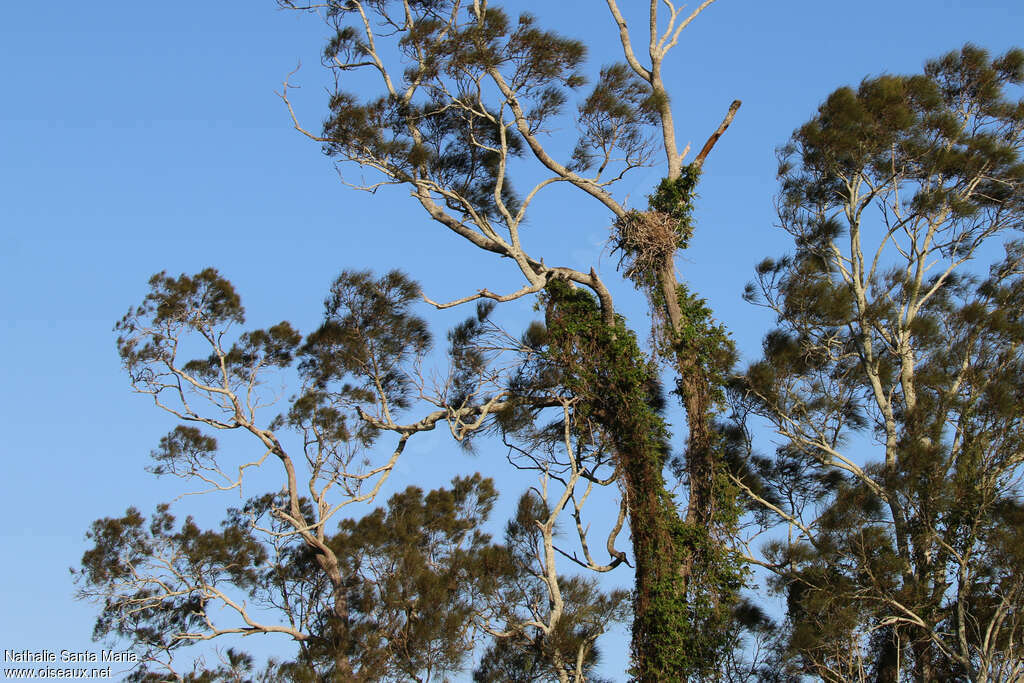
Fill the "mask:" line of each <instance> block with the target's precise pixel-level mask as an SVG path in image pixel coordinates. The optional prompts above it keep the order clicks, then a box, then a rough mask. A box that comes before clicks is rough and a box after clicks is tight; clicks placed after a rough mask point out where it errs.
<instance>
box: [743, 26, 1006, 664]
mask: <svg viewBox="0 0 1024 683" xmlns="http://www.w3.org/2000/svg"><path fill="white" fill-rule="evenodd" d="M1022 65H1024V52H1022V51H1020V50H1011V51H1010V52H1008V53H1007V54H1006V55H1003V56H1001V57H996V58H992V57H990V56H989V55H988V54H987V53H986V52H985V51H984V50H981V49H979V48H977V47H974V46H971V45H967V46H965V47H964V48H963V49H961V50H959V51H957V52H952V53H949V54H948V55H945V56H944V57H942V58H940V59H938V60H934V61H931V62H929V63H928V64H927V66H926V67H925V70H924V73H923V74H919V75H913V76H883V77H879V78H872V79H866V80H865V81H863V82H862V83H861V84H860V86H859V87H858V88H856V89H854V88H841V89H839V90H837V91H836V92H835V93H833V94H832V95H831V96H829V98H828V99H827V100H826V101H825V102H824V104H822V105H821V107H820V108H819V111H818V113H817V115H816V116H815V117H814V118H813V119H812V120H811V121H809V122H808V123H807V124H805V125H804V126H802V127H800V128H799V129H797V131H796V132H795V133H794V135H793V140H792V142H791V144H790V145H788V146H787V147H785V148H783V149H782V150H781V159H782V165H781V167H780V179H781V182H782V188H781V197H780V204H779V209H780V217H781V219H782V225H783V227H784V228H785V229H786V230H787V231H789V232H790V233H791V234H792V236H793V238H794V243H795V247H796V252H795V254H794V255H792V256H787V257H785V258H782V259H779V260H771V259H769V260H766V261H765V262H763V263H762V264H761V265H760V266H758V269H757V275H758V279H759V283H758V284H759V287H755V286H751V287H750V288H748V293H749V295H750V297H751V298H753V299H756V298H757V297H756V296H755V292H757V291H758V290H760V293H761V294H762V295H763V301H764V302H765V303H766V305H768V306H769V307H771V308H772V309H773V310H774V311H775V312H776V313H777V315H778V321H779V329H778V330H776V331H773V332H772V333H770V334H769V335H767V336H766V337H765V340H764V357H763V359H762V360H760V361H759V362H757V363H754V364H752V365H751V366H750V368H749V369H748V370H747V372H746V375H745V377H744V378H743V381H742V382H740V383H738V385H737V388H738V389H739V390H740V393H738V394H737V396H742V399H741V402H743V403H744V404H745V408H746V409H747V410H750V411H752V412H753V413H755V414H758V415H761V416H764V417H765V418H767V419H768V420H769V421H770V422H771V423H772V424H774V425H775V426H776V429H777V430H778V431H779V433H780V434H782V435H783V436H784V437H787V439H788V440H787V442H785V443H784V444H783V446H782V447H781V448H779V450H778V451H777V453H776V455H775V457H774V458H759V459H754V460H753V464H754V467H753V468H752V469H753V470H756V473H752V474H751V475H750V476H749V478H747V479H746V481H749V482H751V483H752V486H751V488H752V490H753V489H754V488H756V489H757V491H758V492H760V493H758V495H761V497H762V499H764V500H765V501H767V502H768V503H770V504H772V505H775V506H777V507H779V508H781V509H784V510H785V511H786V513H787V514H789V515H791V516H792V517H793V518H796V519H801V520H803V521H804V523H805V524H806V531H805V532H804V533H803V534H802V538H800V539H799V540H794V541H792V542H790V543H787V544H783V543H776V544H773V545H770V546H769V547H768V549H767V554H768V556H769V558H768V559H769V561H770V562H771V563H772V564H773V566H775V567H776V568H777V572H778V582H777V583H776V587H777V588H778V589H779V590H780V591H784V592H785V594H786V596H787V599H788V612H787V616H788V622H787V626H788V633H787V637H788V643H787V645H786V649H785V652H786V653H787V656H788V657H789V658H790V660H791V661H793V662H794V663H795V664H794V673H804V674H813V675H818V676H822V677H824V678H827V679H829V680H837V679H841V678H843V676H848V675H853V674H852V672H853V671H855V669H856V667H858V666H860V664H858V662H857V658H858V657H860V658H863V662H868V663H870V664H873V665H874V667H875V669H874V675H875V676H876V677H877V678H878V680H886V681H895V680H896V679H895V676H896V674H895V670H896V666H897V664H896V663H897V662H901V663H902V666H903V667H904V670H905V671H910V672H912V674H913V676H914V677H915V679H916V680H980V679H981V678H983V677H985V676H988V677H989V678H990V679H999V678H1000V677H1001V676H1003V675H1008V674H1007V673H1006V672H1007V671H1009V669H1003V668H1001V667H1004V666H1010V664H1009V663H1011V662H1019V661H1020V660H1019V655H1018V653H1019V652H1020V647H1021V645H1020V633H1021V624H1020V621H1019V619H1018V618H1017V617H1012V618H1011V617H1010V616H1009V615H1016V614H1019V613H1021V608H1022V606H1024V603H1022V602H1021V599H1022V596H1024V583H1022V582H1021V580H1020V578H1019V577H1020V576H1024V573H1022V572H1024V565H1022V564H1021V563H1020V557H1019V555H1017V554H1015V553H1013V552H1010V549H1009V547H1008V546H1007V545H1006V543H1007V542H1009V539H1010V537H1016V527H1013V526H1012V523H1010V522H1009V518H1004V517H1002V516H1001V514H1000V512H998V511H1000V510H1018V509H1020V507H1021V506H1022V502H1021V492H1020V488H1019V481H1020V477H1021V474H1022V472H1021V461H1020V459H1019V454H1020V453H1021V447H1022V446H1024V443H1022V442H1021V440H1020V434H1021V432H1020V429H1021V426H1022V416H1021V412H1020V389H1019V387H1020V386H1021V384H1022V382H1024V354H1022V350H1024V327H1021V321H1020V320H1019V315H1017V314H1016V311H1019V310H1021V308H1022V307H1024V287H1022V283H1021V269H1020V264H1021V259H1020V256H1021V249H1020V239H1019V232H1020V231H1021V230H1022V229H1024V101H1021V100H1014V99H1011V93H1012V92H1016V93H1017V94H1018V95H1019V93H1020V89H1019V88H1020V86H1021V85H1024V68H1022ZM876 217H877V218H876ZM1000 240H1005V242H1004V245H1003V246H1004V249H1005V251H1006V258H1004V259H1001V260H997V261H995V262H994V263H992V264H991V266H990V267H989V268H988V271H987V273H986V272H985V271H984V270H983V269H982V268H978V267H977V266H976V265H974V264H975V263H977V262H978V261H980V260H981V259H982V258H990V255H991V254H992V253H993V247H996V245H997V243H998V241H1000ZM872 241H875V242H876V244H875V245H874V246H873V245H872ZM873 250H874V251H873ZM972 260H973V261H974V263H972ZM1011 264H1012V265H1011ZM872 442H873V443H875V444H877V446H878V454H879V455H878V456H877V458H867V459H866V462H865V458H864V457H863V456H862V455H859V454H858V455H856V456H854V457H851V452H853V451H854V449H852V448H850V444H865V446H866V445H867V444H869V443H872ZM857 448H858V450H859V449H860V446H858V447H857ZM841 458H845V460H842V459H841ZM758 479H760V481H757V480H758ZM754 482H756V483H754ZM1014 515H1015V513H1010V516H1011V517H1013V516H1014ZM765 520H766V525H770V522H768V521H767V517H766V518H765ZM785 521H788V519H786V520H785ZM1014 542H1016V541H1014ZM951 577H953V578H951ZM982 595H986V596H988V597H987V598H982V597H981V596H982ZM997 604H998V606H996V605H997ZM1000 614H1002V615H1004V616H1003V617H1000V616H999V615H1000ZM909 615H913V618H908V617H909ZM986 632H987V633H988V634H989V635H983V634H985V633H986ZM829 672H832V673H829ZM835 672H846V673H835ZM1001 672H1002V673H1001ZM830 676H831V678H829V677H830ZM837 677H838V678H837Z"/></svg>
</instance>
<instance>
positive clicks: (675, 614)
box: [543, 280, 744, 682]
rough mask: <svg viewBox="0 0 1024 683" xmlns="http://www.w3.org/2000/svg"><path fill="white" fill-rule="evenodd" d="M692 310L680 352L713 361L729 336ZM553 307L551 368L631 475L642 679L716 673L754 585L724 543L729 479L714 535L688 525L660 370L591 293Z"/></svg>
mask: <svg viewBox="0 0 1024 683" xmlns="http://www.w3.org/2000/svg"><path fill="white" fill-rule="evenodd" d="M687 302H688V304H687V306H686V307H685V310H687V311H688V316H689V317H688V319H689V320H691V321H692V328H693V329H692V334H688V335H687V338H686V339H682V340H680V342H679V343H680V344H691V345H695V346H694V348H699V347H701V346H702V345H703V344H704V343H705V338H706V343H707V346H708V348H707V355H708V357H709V359H713V358H714V357H715V356H714V354H713V353H712V349H711V345H712V344H714V343H716V342H715V339H717V338H716V337H715V335H712V334H709V331H711V330H717V331H718V332H719V333H720V334H721V335H725V332H724V330H723V329H722V328H721V327H720V326H715V325H713V324H712V323H711V322H710V321H711V318H710V311H709V310H708V309H707V307H706V306H705V305H704V303H703V301H702V300H699V299H696V298H695V297H690V298H688V299H687ZM543 304H544V306H545V310H546V314H547V316H546V317H547V321H546V322H547V347H546V351H545V353H546V355H547V358H548V360H549V362H551V363H552V364H553V365H555V366H556V367H557V368H559V370H560V373H561V375H562V382H563V384H564V386H565V387H567V388H568V389H569V390H570V391H571V392H572V393H573V395H574V396H575V397H576V398H578V399H579V404H578V410H579V415H580V416H581V417H588V418H592V419H594V420H596V421H597V422H598V423H599V424H601V425H602V427H604V428H605V429H606V430H607V432H608V433H609V434H610V435H611V436H612V438H613V440H614V446H615V449H616V451H617V453H618V458H619V462H618V465H619V467H620V469H621V471H622V473H623V480H624V482H625V486H626V495H627V497H628V504H629V512H630V527H631V532H632V538H633V547H634V555H635V559H636V570H637V590H636V593H635V594H634V608H635V618H634V623H633V652H634V658H635V661H636V667H635V668H634V670H633V671H632V673H633V675H634V676H635V678H636V679H637V680H639V681H644V682H646V681H677V680H687V679H689V678H691V677H693V676H699V675H701V674H702V673H706V672H707V671H709V669H708V667H709V666H713V665H714V663H715V662H716V661H718V659H719V658H720V657H719V656H720V655H721V653H722V652H723V650H724V648H725V647H726V643H727V637H728V626H729V624H730V623H731V610H732V606H733V605H734V604H735V602H736V599H737V596H738V591H739V589H740V587H741V586H742V584H743V579H744V569H743V564H742V563H741V562H740V561H739V559H738V557H737V556H736V555H735V553H733V552H732V551H731V550H730V549H728V548H727V547H725V546H724V545H723V544H721V543H720V542H718V540H717V538H719V535H720V534H721V533H722V532H725V533H730V532H734V531H735V526H736V523H737V520H738V518H739V508H738V505H737V504H736V495H735V491H734V490H733V488H732V486H731V484H730V483H729V482H728V479H727V478H726V477H725V475H724V474H722V473H716V475H715V496H716V498H717V499H718V502H717V503H716V505H715V511H716V514H715V519H714V524H713V525H712V528H708V527H706V526H698V525H695V524H688V523H687V522H686V521H685V520H684V519H682V518H680V516H679V513H678V508H677V504H676V501H675V499H674V498H673V496H672V493H671V492H670V491H669V490H668V489H667V488H666V484H665V478H664V474H663V472H664V467H665V465H666V462H667V460H668V452H669V447H668V429H667V425H666V423H665V420H664V418H663V417H662V415H661V408H662V404H661V397H660V387H659V383H658V378H657V367H656V366H655V365H654V364H653V363H652V362H651V361H650V360H648V358H647V357H646V356H645V354H644V353H643V352H642V350H641V349H640V347H639V345H638V344H637V341H636V337H635V335H634V334H633V333H632V332H631V331H630V330H629V329H628V328H627V327H626V325H625V323H624V321H623V320H622V318H621V317H617V318H616V320H615V324H614V325H613V326H608V325H607V324H605V323H604V321H603V320H602V317H601V312H600V309H599V307H598V305H597V302H596V301H595V300H594V299H593V297H591V296H590V295H589V294H588V293H586V292H584V291H582V290H579V289H573V288H572V287H570V285H569V284H568V283H566V282H564V281H562V280H553V281H552V282H550V283H549V284H548V287H547V289H546V291H545V294H544V300H543ZM725 339H727V337H725ZM730 344H731V342H730ZM684 565H689V566H691V567H692V568H693V571H691V572H689V575H690V576H691V578H690V580H689V582H688V583H687V582H686V581H685V580H684V579H683V578H682V575H681V573H680V571H679V570H680V567H682V566H684Z"/></svg>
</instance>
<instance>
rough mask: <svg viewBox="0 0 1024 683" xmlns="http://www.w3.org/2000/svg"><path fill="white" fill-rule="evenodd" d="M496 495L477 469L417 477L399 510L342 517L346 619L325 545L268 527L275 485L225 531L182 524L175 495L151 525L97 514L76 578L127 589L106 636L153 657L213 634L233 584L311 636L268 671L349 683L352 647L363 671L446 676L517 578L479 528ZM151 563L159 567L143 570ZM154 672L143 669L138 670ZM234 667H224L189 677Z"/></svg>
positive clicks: (106, 620)
mask: <svg viewBox="0 0 1024 683" xmlns="http://www.w3.org/2000/svg"><path fill="white" fill-rule="evenodd" d="M496 497H497V493H496V491H495V490H494V484H493V482H492V481H491V480H490V479H485V478H483V477H481V476H480V475H473V476H470V477H465V478H456V479H454V480H453V481H452V487H451V488H449V489H444V488H442V489H437V490H434V491H431V492H429V493H426V494H424V492H423V491H422V490H420V489H418V488H415V487H410V488H408V489H406V490H405V491H403V492H401V493H398V494H396V495H394V496H393V497H392V498H390V499H389V500H388V503H387V508H386V509H383V508H378V509H377V510H375V511H373V512H372V513H371V514H369V515H367V516H366V517H363V518H362V519H360V520H344V521H342V522H341V523H340V524H339V526H338V530H337V531H336V532H335V533H334V534H333V535H330V536H329V537H328V543H329V544H330V545H331V547H332V548H333V549H334V550H335V551H336V552H337V554H338V557H339V558H341V561H342V564H343V567H344V569H345V572H346V575H347V577H348V578H347V579H346V582H345V592H346V594H347V604H348V607H349V612H348V615H347V621H348V623H347V625H346V626H347V628H345V629H344V630H338V629H336V628H334V627H333V622H334V621H335V620H337V619H338V618H339V617H338V615H337V613H336V611H335V609H334V606H333V604H332V603H333V600H332V589H331V588H330V584H329V582H328V580H327V577H326V576H325V574H324V570H323V568H322V566H321V565H319V564H318V562H317V561H316V559H315V554H314V552H313V551H312V550H311V549H310V548H309V547H308V546H306V545H305V544H303V543H301V542H298V541H297V540H296V537H295V536H294V535H293V536H290V537H287V536H286V537H283V538H281V537H279V538H276V539H275V538H273V537H272V536H266V535H263V534H261V533H260V532H259V531H257V529H258V528H259V527H262V526H264V525H265V524H269V525H270V528H272V529H274V528H276V526H275V525H276V523H275V522H274V520H273V512H272V511H273V510H274V509H275V508H278V507H279V506H280V501H279V500H277V498H276V497H275V496H264V497H261V498H255V499H252V500H250V501H249V502H248V503H247V504H246V505H245V507H244V508H242V509H232V510H229V512H228V517H227V519H226V520H225V521H224V522H223V523H222V524H221V529H220V531H204V530H202V529H200V527H199V526H198V525H197V524H196V523H195V521H194V520H192V519H191V518H189V519H186V520H185V521H184V522H183V523H182V524H181V525H180V526H179V525H178V524H177V522H176V520H175V518H174V517H173V516H172V515H171V514H170V512H169V507H168V506H167V505H161V506H159V507H158V508H157V510H156V513H155V514H154V515H153V516H152V517H151V519H150V520H148V522H147V520H146V519H145V518H144V517H143V516H142V515H141V514H140V513H139V512H138V511H137V510H135V509H129V510H128V511H127V513H126V514H125V516H123V517H120V518H107V519H101V520H97V521H96V522H94V523H93V525H92V528H91V531H90V532H89V534H88V536H87V537H88V539H89V540H90V541H91V542H92V543H93V547H92V548H90V549H89V550H87V551H86V552H85V554H84V555H83V557H82V564H81V568H80V569H79V570H77V572H76V579H77V581H78V583H79V585H80V586H81V594H82V595H83V596H88V595H89V594H92V593H95V592H103V590H104V589H112V591H113V595H114V596H115V597H114V598H112V599H108V600H107V601H106V603H105V604H104V606H103V609H102V612H101V614H100V616H99V618H98V619H97V622H96V629H95V636H96V637H97V638H106V637H110V636H115V637H118V638H122V639H126V640H127V641H129V642H130V643H132V644H133V646H134V647H135V648H137V649H138V650H139V651H141V652H145V653H147V654H156V653H159V652H169V651H172V650H177V649H179V648H183V647H188V646H189V645H191V644H193V643H194V642H195V638H196V637H199V636H203V635H205V634H208V633H209V632H210V624H215V623H218V622H219V620H220V616H219V614H218V612H219V611H220V608H219V607H218V603H219V594H218V592H219V591H222V590H228V591H230V594H231V595H233V596H235V597H236V598H237V597H241V598H242V599H244V600H246V601H247V603H248V604H249V605H250V607H266V608H275V609H277V610H280V611H282V612H283V614H281V615H280V616H281V617H286V618H287V619H288V620H291V621H292V623H293V625H295V626H298V627H300V628H302V629H303V630H307V631H308V632H309V634H310V635H309V637H308V638H306V639H304V640H302V641H300V645H301V649H300V653H299V656H298V658H297V659H296V660H295V661H294V662H287V663H281V662H276V663H272V664H271V670H272V672H275V673H273V674H272V675H271V674H270V673H267V675H268V676H270V678H269V679H268V680H290V681H306V680H335V678H333V677H332V676H334V674H333V673H332V671H333V670H334V662H335V659H336V657H337V656H338V654H339V653H344V655H346V656H347V657H349V658H351V660H352V661H354V662H355V663H356V666H355V667H354V668H355V671H356V673H357V674H358V677H359V680H367V681H370V680H372V681H377V680H395V681H405V680H410V679H412V678H415V677H417V676H419V675H421V674H422V672H426V671H430V672H433V674H434V675H440V674H443V673H444V672H454V671H458V670H460V669H461V668H462V666H463V664H464V661H465V658H466V657H467V655H468V654H469V652H470V651H471V650H472V649H473V646H474V639H473V633H474V630H473V627H472V617H473V614H474V610H476V609H479V608H480V607H481V605H482V604H483V603H484V602H485V601H486V600H487V599H488V596H491V595H494V594H496V593H497V592H498V591H499V590H502V589H503V587H504V586H506V585H507V582H508V581H509V580H510V577H511V574H510V571H511V563H510V560H509V556H508V553H507V551H505V550H504V548H503V547H501V546H497V545H495V544H493V543H491V541H490V538H489V537H488V536H487V535H486V534H483V533H481V532H480V530H479V528H480V526H481V525H482V524H483V522H484V521H485V520H486V519H487V517H488V515H489V514H490V512H491V509H492V508H493V505H494V501H495V499H496ZM147 572H153V574H152V575H150V576H151V578H143V579H142V580H139V577H146V576H147ZM158 582H159V583H158ZM215 608H216V609H215ZM208 620H209V621H208ZM243 632H244V631H243ZM339 637H343V640H339ZM240 656H242V655H240V654H238V653H235V654H234V655H232V657H234V659H231V658H230V657H229V659H230V661H229V662H228V664H229V666H228V670H236V669H239V668H241V669H247V668H251V658H250V659H246V661H248V664H247V665H246V666H242V665H243V664H245V662H244V661H242V660H241V659H238V658H239V657H240ZM243 658H244V657H243ZM140 659H143V657H142V656H141V653H140ZM235 660H237V661H235ZM222 673H223V672H222ZM147 675H149V674H148V672H147V670H146V669H145V668H143V669H140V670H139V671H137V672H136V680H139V681H145V680H150V678H147ZM197 675H198V674H197ZM220 675H221V674H219V673H217V671H214V670H211V671H207V672H205V673H204V674H203V676H204V677H196V678H189V679H187V680H195V681H197V682H198V681H206V680H209V681H214V680H222V678H220ZM224 675H225V676H226V675H227V674H226V673H225V674H224ZM275 677H277V678H275Z"/></svg>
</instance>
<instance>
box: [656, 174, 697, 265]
mask: <svg viewBox="0 0 1024 683" xmlns="http://www.w3.org/2000/svg"><path fill="white" fill-rule="evenodd" d="M699 180H700V168H699V167H696V166H694V165H692V164H691V165H688V166H683V168H682V171H681V173H680V174H679V177H678V178H662V180H661V182H660V183H658V187H657V188H656V189H655V190H654V194H652V195H650V196H648V197H647V203H648V206H649V207H650V209H651V210H652V211H658V212H660V213H663V214H667V215H669V216H671V217H672V218H673V219H674V221H675V223H676V225H675V232H676V235H678V241H677V243H676V244H677V246H678V248H679V249H686V248H687V247H689V246H690V238H691V237H693V202H694V200H695V199H696V198H697V182H698V181H699Z"/></svg>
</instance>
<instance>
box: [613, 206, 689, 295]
mask: <svg viewBox="0 0 1024 683" xmlns="http://www.w3.org/2000/svg"><path fill="white" fill-rule="evenodd" d="M678 227H679V219H678V218H675V217H673V216H672V215H670V214H668V213H665V212H663V211H653V210H652V211H630V212H629V213H627V214H626V215H625V216H623V217H622V218H619V219H617V220H616V221H615V223H614V224H613V226H612V229H613V231H614V232H613V235H612V241H613V242H614V244H615V246H614V248H613V249H612V253H614V252H615V251H620V252H622V256H621V257H620V258H619V268H620V269H623V268H624V270H623V271H622V272H623V274H624V275H625V276H626V277H628V278H629V279H631V280H633V281H634V282H637V283H640V282H641V281H644V280H646V279H648V278H649V277H650V276H652V275H654V274H655V273H657V271H658V269H660V268H661V267H662V266H663V265H664V264H665V263H667V262H668V263H671V259H672V257H673V255H674V254H675V252H676V250H677V249H679V239H680V235H679V233H678V232H677V230H678Z"/></svg>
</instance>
